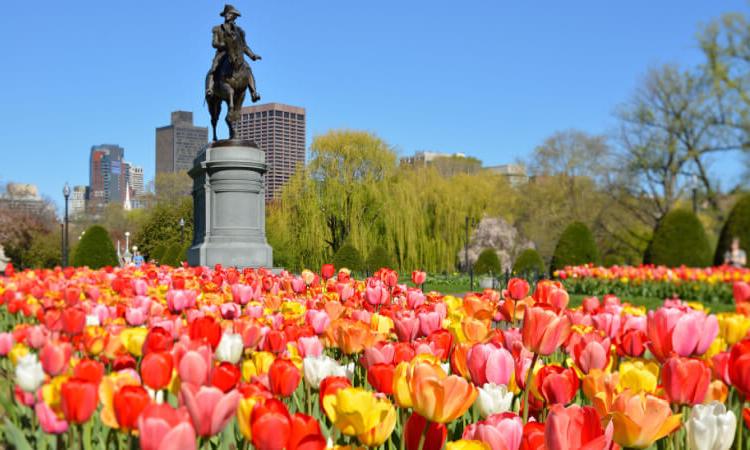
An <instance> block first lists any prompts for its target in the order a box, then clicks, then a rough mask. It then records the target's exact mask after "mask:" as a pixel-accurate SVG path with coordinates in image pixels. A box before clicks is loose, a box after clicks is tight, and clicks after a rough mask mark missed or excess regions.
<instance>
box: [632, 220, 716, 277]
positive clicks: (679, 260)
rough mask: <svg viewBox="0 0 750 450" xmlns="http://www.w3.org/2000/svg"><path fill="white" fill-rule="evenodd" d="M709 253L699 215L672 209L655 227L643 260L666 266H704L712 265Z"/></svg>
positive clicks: (709, 249)
mask: <svg viewBox="0 0 750 450" xmlns="http://www.w3.org/2000/svg"><path fill="white" fill-rule="evenodd" d="M711 253H712V252H711V248H710V246H709V243H708V238H707V237H706V232H705V230H704V229H703V224H701V222H700V220H698V217H696V216H695V214H693V213H692V212H690V211H687V210H684V209H675V210H673V211H670V212H669V214H667V215H666V216H664V219H662V221H661V223H659V225H658V226H657V227H656V230H654V237H653V239H652V240H651V244H650V245H649V247H648V249H647V250H646V254H645V255H644V257H643V262H645V263H647V264H657V265H664V266H667V267H678V266H681V265H685V266H689V267H706V266H708V265H710V264H711Z"/></svg>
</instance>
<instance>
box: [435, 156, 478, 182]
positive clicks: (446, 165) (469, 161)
mask: <svg viewBox="0 0 750 450" xmlns="http://www.w3.org/2000/svg"><path fill="white" fill-rule="evenodd" d="M429 165H430V166H432V167H434V168H435V169H436V170H437V171H438V173H440V175H442V176H444V177H452V176H455V175H458V174H466V175H470V174H475V173H477V172H479V171H480V170H482V161H481V160H479V159H477V158H474V157H471V156H458V155H451V156H439V157H437V158H435V159H433V160H432V161H431V162H430V163H429Z"/></svg>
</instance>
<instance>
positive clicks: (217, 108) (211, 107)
mask: <svg viewBox="0 0 750 450" xmlns="http://www.w3.org/2000/svg"><path fill="white" fill-rule="evenodd" d="M208 112H209V113H210V114H211V128H212V130H213V135H214V142H216V141H217V140H218V139H217V138H216V123H217V122H218V121H219V116H220V115H221V99H218V98H216V97H213V98H211V99H210V100H209V101H208Z"/></svg>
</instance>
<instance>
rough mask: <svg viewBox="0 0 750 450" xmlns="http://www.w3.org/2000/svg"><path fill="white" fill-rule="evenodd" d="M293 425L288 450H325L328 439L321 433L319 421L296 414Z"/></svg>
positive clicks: (292, 418) (292, 419) (292, 420)
mask: <svg viewBox="0 0 750 450" xmlns="http://www.w3.org/2000/svg"><path fill="white" fill-rule="evenodd" d="M291 425H292V427H291V433H290V434H289V441H288V442H287V444H286V450H298V449H299V450H325V448H326V438H325V437H323V434H322V433H321V432H320V424H319V423H318V420H317V419H315V418H314V417H311V416H308V415H307V414H302V413H296V414H295V415H293V416H292V417H291Z"/></svg>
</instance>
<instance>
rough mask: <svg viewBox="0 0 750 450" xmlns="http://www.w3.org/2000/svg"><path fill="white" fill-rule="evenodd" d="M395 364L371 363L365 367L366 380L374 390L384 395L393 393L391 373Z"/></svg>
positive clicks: (394, 369)
mask: <svg viewBox="0 0 750 450" xmlns="http://www.w3.org/2000/svg"><path fill="white" fill-rule="evenodd" d="M395 371H396V366H394V365H393V364H373V365H371V366H370V367H369V368H368V369H367V382H368V383H370V385H371V386H372V387H373V388H375V390H376V391H378V392H381V393H383V394H386V395H390V394H393V373H394V372H395Z"/></svg>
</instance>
